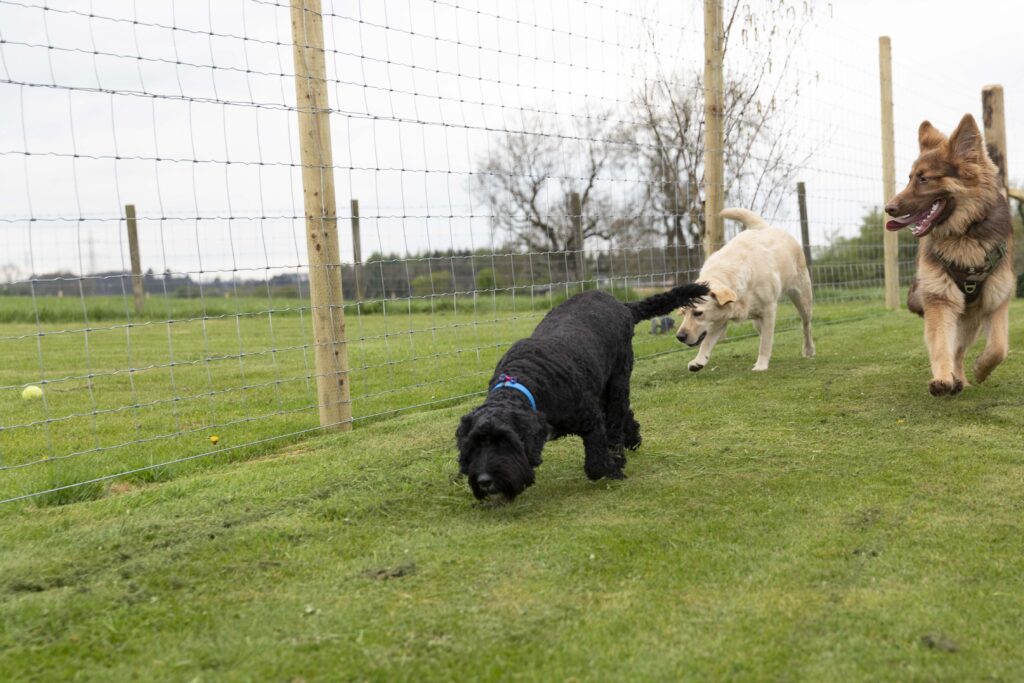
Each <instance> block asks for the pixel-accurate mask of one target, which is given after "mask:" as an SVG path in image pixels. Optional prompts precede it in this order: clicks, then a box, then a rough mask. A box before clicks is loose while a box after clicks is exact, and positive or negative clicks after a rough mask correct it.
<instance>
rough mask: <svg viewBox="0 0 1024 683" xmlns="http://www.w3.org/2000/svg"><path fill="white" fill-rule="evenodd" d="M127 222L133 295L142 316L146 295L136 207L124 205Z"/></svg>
mask: <svg viewBox="0 0 1024 683" xmlns="http://www.w3.org/2000/svg"><path fill="white" fill-rule="evenodd" d="M124 217H125V222H126V223H127V224H128V255H129V257H130V258H131V262H132V295H133V298H134V299H135V314H136V315H141V314H142V307H143V306H144V305H145V301H146V293H145V292H144V291H143V288H142V258H141V257H140V256H139V230H138V226H137V225H136V224H135V205H134V204H125V205H124Z"/></svg>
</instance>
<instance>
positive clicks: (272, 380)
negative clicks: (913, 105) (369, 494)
mask: <svg viewBox="0 0 1024 683" xmlns="http://www.w3.org/2000/svg"><path fill="white" fill-rule="evenodd" d="M560 296H564V294H562V295H559V294H557V293H553V294H551V296H545V297H540V296H538V297H537V298H519V299H517V300H515V301H513V300H512V298H511V297H490V298H488V297H480V298H478V299H477V300H476V301H474V300H473V299H472V298H465V297H463V298H456V299H451V298H447V299H444V300H443V301H446V302H448V304H447V305H446V306H442V305H441V303H442V301H440V300H439V301H435V302H433V303H434V304H436V306H435V308H436V310H433V311H431V310H430V308H429V307H427V308H424V306H425V305H426V304H428V303H430V302H429V301H424V300H416V301H412V302H410V301H393V302H386V307H387V310H386V315H385V314H381V313H379V312H378V313H365V312H364V311H363V307H362V306H359V307H351V308H350V310H349V311H348V312H347V318H346V328H347V333H348V338H349V344H348V353H349V362H350V366H351V368H352V374H351V377H350V380H351V382H350V387H351V391H352V399H353V404H352V409H353V414H354V416H355V418H356V420H357V421H359V423H362V424H365V423H368V422H372V421H374V420H378V419H381V418H383V417H390V416H393V415H394V414H396V413H399V412H402V411H407V410H410V409H422V408H430V407H437V406H438V405H442V404H445V403H446V402H447V403H450V402H451V401H452V400H458V399H460V398H464V397H466V396H468V395H471V394H474V393H477V392H479V391H481V389H482V387H483V385H484V384H485V383H486V381H487V378H488V377H489V376H490V374H491V372H492V371H493V369H494V366H495V364H496V363H497V361H498V359H499V358H500V356H501V354H502V353H504V351H505V349H506V348H507V347H508V345H509V344H511V343H512V342H513V341H514V340H516V339H518V338H520V337H522V336H525V335H527V334H529V332H530V330H532V329H533V327H534V326H535V325H536V323H537V321H538V320H539V319H540V318H541V316H543V315H544V313H546V312H547V310H548V307H549V305H550V304H551V303H553V302H556V301H557V300H558V299H559V298H560ZM851 296H853V298H851V299H850V300H848V301H847V300H836V299H833V300H832V301H830V302H826V303H822V304H821V305H819V306H818V309H817V311H816V318H817V320H819V321H821V322H825V321H828V320H830V319H833V320H836V319H839V320H842V319H849V318H851V317H859V316H863V315H870V314H873V313H877V310H878V309H877V299H875V300H872V299H870V298H865V296H864V295H863V293H859V292H854V293H851ZM858 297H859V298H858ZM634 298H635V295H634ZM378 303H379V302H378ZM83 304H84V305H85V306H86V308H87V313H88V316H86V315H85V314H84V313H83V312H82V309H81V307H82V305H83ZM301 305H302V302H300V301H299V300H290V301H289V300H266V299H218V300H207V301H194V300H184V299H167V300H155V299H154V300H150V301H149V302H148V303H147V315H148V316H150V317H149V318H146V317H143V318H141V319H135V318H126V317H125V311H124V302H123V301H120V300H118V299H116V298H107V299H104V298H97V299H96V300H93V299H91V298H87V299H84V300H78V299H70V298H67V297H66V298H63V299H58V298H56V297H53V298H50V299H42V298H40V299H37V300H36V301H35V303H34V304H33V301H32V300H31V299H28V298H25V297H8V298H3V299H0V311H4V312H6V315H7V316H8V317H9V318H11V319H15V320H31V318H32V315H33V312H34V311H35V310H38V311H49V313H47V315H46V316H43V317H45V318H46V319H48V320H51V321H50V322H39V323H35V322H8V323H6V324H0V357H2V358H3V359H4V363H3V364H0V501H2V500H7V499H10V498H14V497H17V496H21V495H26V494H34V493H38V492H41V491H47V490H51V489H61V490H59V491H56V492H54V493H53V494H48V495H46V496H45V497H44V498H42V499H41V500H42V501H44V502H46V503H49V504H58V505H59V504H65V503H69V502H75V501H79V500H87V499H90V498H96V497H98V496H101V495H102V494H103V492H104V491H105V488H106V485H105V484H102V483H101V482H100V483H101V484H102V485H92V484H90V485H87V486H81V487H77V488H76V489H62V488H61V487H65V486H70V485H73V484H77V483H79V482H84V481H91V480H94V479H98V478H103V477H110V476H113V475H116V474H119V473H125V472H129V473H131V474H129V475H128V479H129V480H130V481H138V482H140V483H146V482H147V481H150V480H152V478H154V477H157V478H168V477H172V476H177V474H178V473H181V472H187V471H193V470H195V469H197V468H199V469H202V468H205V467H208V466H209V465H208V464H207V462H206V459H204V458H206V456H211V455H214V454H217V457H216V458H215V460H217V461H222V460H225V459H244V458H248V457H253V456H258V455H261V454H264V453H267V452H270V451H271V450H272V449H274V448H277V447H279V446H280V445H281V444H282V442H288V441H295V440H296V439H297V438H299V437H302V436H305V435H308V432H309V431H310V430H314V429H316V428H317V426H318V425H319V411H318V407H317V395H316V379H315V372H314V370H313V349H312V346H311V345H312V339H311V317H310V315H309V312H308V310H306V311H304V312H301V313H300V311H299V310H298V308H297V307H300V306H301ZM76 306H77V308H76ZM117 306H121V311H120V315H121V318H119V319H118V318H112V319H102V316H101V320H100V321H97V320H95V319H94V318H93V317H91V316H92V315H93V314H95V313H96V312H97V311H111V310H114V309H116V307H117ZM161 311H162V312H163V317H162V318H161V317H160V315H159V314H160V312H161ZM782 315H783V317H785V318H789V319H790V320H783V321H781V322H780V324H781V325H782V326H786V325H791V324H793V321H792V319H791V318H793V317H794V315H795V314H794V313H793V312H792V311H791V310H787V311H786V312H784V313H783V314H782ZM76 316H77V317H76ZM168 321H172V322H168ZM638 329H639V334H638V335H637V339H636V344H635V345H636V349H637V353H638V355H640V356H645V355H651V354H658V353H666V352H678V351H680V350H681V347H680V346H679V344H678V343H677V342H675V340H673V339H672V338H671V337H670V336H653V335H650V334H647V331H646V329H645V328H644V327H642V326H641V327H640V328H638ZM744 329H745V330H746V332H744ZM744 329H740V330H738V331H737V332H736V334H739V335H742V334H745V333H749V326H747V328H744ZM28 384H37V385H40V386H42V387H43V388H44V393H45V400H36V401H25V400H22V399H21V398H20V393H21V390H22V388H23V387H24V386H25V385H28ZM214 435H216V436H218V437H219V442H218V443H217V445H213V444H211V442H210V440H209V437H210V436H214ZM207 459H208V458H207ZM166 463H182V464H174V465H166Z"/></svg>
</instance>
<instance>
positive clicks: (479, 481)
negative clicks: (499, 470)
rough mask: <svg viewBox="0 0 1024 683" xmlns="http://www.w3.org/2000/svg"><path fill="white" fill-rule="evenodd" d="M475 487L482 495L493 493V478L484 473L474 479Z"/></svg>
mask: <svg viewBox="0 0 1024 683" xmlns="http://www.w3.org/2000/svg"><path fill="white" fill-rule="evenodd" d="M476 485H477V488H479V489H480V490H481V491H483V492H484V493H494V491H495V489H494V477H492V476H491V475H489V474H487V473H486V472H484V473H483V474H480V475H478V476H477V478H476Z"/></svg>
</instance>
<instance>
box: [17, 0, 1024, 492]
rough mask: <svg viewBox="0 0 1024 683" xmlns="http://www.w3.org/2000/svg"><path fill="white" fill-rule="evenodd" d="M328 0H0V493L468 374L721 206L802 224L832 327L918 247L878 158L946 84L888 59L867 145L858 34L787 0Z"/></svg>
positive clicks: (676, 348)
mask: <svg viewBox="0 0 1024 683" xmlns="http://www.w3.org/2000/svg"><path fill="white" fill-rule="evenodd" d="M322 1H323V3H324V4H323V7H320V6H319V3H318V2H316V1H315V0H289V2H283V0H282V1H281V2H272V1H268V0H241V1H240V2H238V3H193V2H189V1H187V0H176V1H175V2H172V3H140V4H136V5H133V6H132V7H131V9H130V10H128V9H125V10H124V11H122V10H119V9H118V8H116V7H114V6H104V7H102V8H90V11H88V12H86V11H82V10H79V9H75V8H74V7H70V6H65V7H52V6H49V5H48V4H46V3H43V2H42V0H39V1H35V0H0V96H2V97H3V98H4V99H3V101H4V102H5V103H8V106H7V107H4V108H2V109H0V175H2V176H3V178H4V179H5V182H4V183H3V184H2V186H0V207H2V208H0V225H2V226H3V230H0V357H3V358H4V359H5V361H6V362H5V363H4V364H3V365H2V366H0V395H6V396H7V397H8V400H7V401H2V402H0V501H9V500H17V499H21V498H23V497H34V498H36V500H37V502H39V503H61V502H69V501H73V500H80V499H86V498H89V497H95V496H98V495H102V494H103V492H104V490H105V482H108V481H109V480H110V479H112V478H114V477H123V478H125V479H127V480H128V481H130V482H132V481H134V482H147V481H158V480H162V479H164V478H167V477H170V476H173V474H174V472H175V471H177V470H176V468H180V467H184V463H197V462H202V463H205V462H214V461H216V460H219V459H221V457H228V456H229V454H230V457H242V456H244V455H250V454H253V453H257V452H262V451H263V450H266V449H267V448H270V447H272V445H274V444H279V443H281V442H286V441H288V440H291V439H296V438H299V437H300V436H302V435H305V434H309V433H311V432H314V431H316V430H318V429H319V428H320V426H321V425H343V426H350V425H352V424H353V423H355V424H356V425H357V426H358V425H359V424H360V423H366V422H369V421H372V420H379V419H385V418H387V417H389V416H393V415H396V414H400V413H403V412H406V411H409V410H420V409H427V408H431V407H435V406H440V405H444V404H446V403H448V402H451V401H455V400H460V399H464V398H466V397H468V396H472V395H474V394H476V393H478V392H480V391H482V390H483V388H484V384H485V383H486V381H487V378H488V377H489V375H490V373H491V371H492V370H493V368H494V365H495V363H496V362H497V360H498V358H500V356H501V354H502V353H503V352H504V350H505V349H506V348H507V347H508V345H509V344H510V343H512V342H513V341H514V340H515V339H517V338H519V337H522V336H524V335H526V334H528V333H529V332H530V330H531V329H532V328H533V326H534V325H535V324H536V322H537V321H538V320H539V318H540V317H541V316H542V315H543V314H544V313H545V312H546V311H547V310H549V309H550V308H551V307H552V306H554V305H556V304H557V303H559V302H560V301H561V300H563V299H564V298H565V297H567V296H570V295H571V294H573V293H574V292H577V291H580V290H581V289H584V288H602V289H606V290H608V291H611V292H614V293H616V294H617V295H619V296H622V297H625V298H636V297H639V296H643V295H645V294H647V293H649V292H652V291H656V290H659V289H663V288H665V287H668V286H671V285H672V284H673V283H676V282H681V281H687V280H691V279H694V278H696V276H697V273H698V272H699V269H700V266H701V264H702V262H703V258H704V254H703V251H702V247H703V246H704V244H705V243H706V241H707V233H706V231H705V223H708V224H711V223H712V221H710V219H707V217H706V215H705V214H707V213H711V212H712V211H711V209H710V208H709V207H713V206H715V205H717V204H716V203H721V204H724V205H743V206H748V207H751V208H754V209H755V210H758V211H759V212H761V213H763V214H764V215H765V216H766V217H767V218H768V219H769V220H770V221H771V222H773V223H774V224H776V225H779V226H780V227H783V228H785V229H787V230H789V231H790V232H791V233H792V234H793V235H794V236H795V237H798V238H800V239H801V243H802V244H803V245H804V250H805V254H807V256H808V259H809V261H810V263H811V274H812V279H813V281H814V283H815V295H816V309H815V317H816V321H818V322H819V323H820V324H832V323H841V322H843V321H849V320H861V319H864V318H865V317H868V316H872V315H879V314H882V313H883V312H884V305H883V304H884V302H885V293H886V291H890V292H891V291H893V290H892V286H893V285H894V284H896V282H897V280H896V279H895V278H893V279H892V281H891V282H890V283H889V284H888V287H887V286H886V285H887V283H886V278H885V270H886V269H885V262H886V258H885V256H884V254H885V246H884V245H885V244H887V242H886V241H885V240H891V242H888V244H889V246H890V247H895V248H894V249H891V251H890V252H889V253H890V254H891V256H892V258H891V259H890V260H894V261H895V262H896V264H898V269H899V276H898V284H901V285H904V286H905V285H906V284H907V283H908V281H909V278H910V277H911V276H912V273H913V270H914V259H915V249H916V246H915V244H914V243H913V241H912V240H909V239H908V238H907V237H906V236H903V235H899V236H897V235H895V234H893V235H892V236H891V237H890V236H889V235H886V238H885V240H884V239H883V238H882V235H883V234H885V233H884V230H883V229H882V217H881V214H880V213H878V211H877V208H878V207H879V206H880V205H881V204H882V202H881V201H880V199H881V196H880V195H882V194H888V191H887V190H884V189H883V184H882V183H883V178H882V175H881V173H880V169H879V164H878V160H879V158H880V157H884V156H887V157H890V158H893V159H895V166H894V168H895V171H897V172H902V170H903V169H904V168H905V167H906V166H907V165H908V162H909V159H910V158H912V157H911V156H910V155H911V154H913V153H915V152H916V145H915V144H913V141H914V138H913V135H912V133H913V132H914V131H915V130H916V125H917V122H919V121H920V119H921V118H925V117H927V118H931V119H932V120H933V122H935V123H936V124H937V125H939V122H940V121H941V122H943V123H944V124H945V127H946V128H951V127H952V126H953V125H954V124H955V122H956V120H958V119H959V116H960V115H962V113H963V112H962V111H957V110H955V109H953V108H951V106H950V105H949V104H947V101H946V100H945V99H944V97H945V96H946V94H948V91H950V90H951V88H950V87H946V88H944V89H943V90H941V91H935V92H942V93H943V95H941V96H940V95H936V94H934V93H933V92H928V91H927V89H926V91H925V92H920V91H918V88H919V87H920V86H919V85H918V84H917V83H916V80H917V78H916V76H915V82H909V81H908V82H904V81H901V79H902V78H904V75H903V74H905V73H907V72H908V71H912V70H913V69H914V67H913V65H912V64H908V63H905V62H903V61H901V60H900V59H898V58H894V59H893V63H892V75H893V83H892V87H891V89H892V92H894V93H895V95H896V99H895V101H894V102H893V103H892V104H891V105H890V106H889V111H890V112H891V113H892V118H893V120H892V122H891V130H893V135H894V140H893V146H892V147H891V149H890V148H889V147H888V146H885V149H886V151H885V152H883V140H882V138H881V137H880V136H879V134H878V132H879V120H878V119H877V118H876V117H877V116H878V112H880V111H881V112H882V113H883V116H884V114H885V111H886V105H885V103H884V101H883V100H882V99H875V98H880V89H879V87H878V86H879V80H878V79H879V69H878V67H877V66H876V63H875V61H874V59H875V57H874V55H875V49H876V47H875V41H876V39H877V38H876V37H875V36H860V35H856V34H853V33H851V32H850V31H849V30H848V29H846V28H845V27H844V26H843V25H842V23H841V21H840V20H838V19H835V18H832V17H831V16H817V15H814V14H813V12H814V10H813V8H809V7H805V6H804V5H803V4H802V3H789V2H783V3H770V4H768V3H766V4H765V5H764V6H763V7H756V6H754V7H752V6H748V5H743V4H728V5H726V7H725V10H726V12H725V14H724V16H723V17H722V18H721V21H722V22H723V24H722V25H721V26H719V28H718V30H717V32H716V31H711V32H706V31H705V30H704V16H705V10H708V11H710V12H711V13H712V14H714V13H715V11H716V10H717V11H718V12H721V10H722V9H723V8H722V4H721V2H720V1H716V0H689V2H684V3H655V4H653V5H651V4H647V3H639V2H634V1H632V0H620V1H612V0H607V1H606V2H603V3H600V2H598V3H595V2H591V1H583V0H572V1H570V2H566V3H554V2H550V0H532V1H528V2H522V3H512V4H506V5H497V4H494V5H484V4H482V5H480V6H477V5H476V4H472V3H463V2H451V1H449V0H404V1H403V2H392V1H390V0H389V1H386V2H380V3H355V2H350V1H345V0H322ZM716 21H718V20H717V19H716ZM318 23H322V26H323V34H322V41H321V40H317V39H316V38H315V37H311V35H312V34H309V33H303V32H302V27H303V26H306V27H307V29H308V28H309V27H310V26H311V25H313V24H318ZM808 27H812V28H813V30H808ZM293 29H295V30H296V31H298V33H294V34H293ZM705 39H707V40H708V44H709V45H710V46H711V47H712V48H717V49H718V51H719V52H722V53H724V56H723V58H722V62H721V64H720V65H719V66H718V67H717V69H714V68H713V69H711V71H710V72H707V71H705ZM321 42H322V44H321ZM839 45H841V46H842V49H840V48H839V47H837V46H839ZM895 47H897V48H898V46H895ZM726 48H727V49H726ZM896 54H897V55H898V52H897V53H896ZM320 62H322V66H323V70H322V71H320V72H313V73H310V72H309V70H308V68H309V67H310V66H315V65H316V64H317V63H320ZM709 73H710V77H709V76H708V75H706V74H709ZM705 86H707V87H709V88H710V89H712V90H716V89H717V91H718V92H720V93H721V101H720V102H718V103H717V105H716V104H715V103H713V102H712V103H710V104H711V107H710V110H711V111H712V112H715V113H717V114H720V115H721V140H720V142H719V143H718V144H717V145H716V144H715V143H713V142H712V143H708V141H707V140H706V139H705V137H704V132H705V126H706V125H707V123H708V122H710V123H711V124H712V125H713V124H714V121H712V120H711V119H708V118H706V114H705V111H706V109H705V104H707V103H706V101H705V96H704V92H705ZM954 87H955V86H954ZM965 88H966V86H965ZM313 90H319V91H321V92H320V94H321V95H322V96H323V97H322V98H321V99H319V100H318V101H316V102H312V103H310V104H307V103H306V102H305V101H304V96H305V95H306V94H307V93H311V92H312V91H313ZM969 92H970V94H971V96H972V97H973V98H974V99H973V100H972V101H977V98H976V97H975V96H974V93H976V92H977V87H974V89H973V90H971V91H969ZM990 97H992V96H990ZM983 111H984V119H985V121H986V136H987V138H988V142H990V143H992V142H993V141H994V140H995V138H996V137H998V136H997V135H992V136H991V137H990V134H989V125H988V124H989V122H990V120H991V121H994V124H993V125H996V124H998V118H999V117H998V115H996V116H995V117H994V118H993V117H992V116H990V115H989V107H988V106H986V107H984V108H983ZM1011 113H1014V114H1015V113H1016V112H1011ZM303 116H305V117H306V119H305V120H306V121H307V122H308V123H310V124H312V125H313V132H310V130H309V128H308V127H306V126H305V125H304V124H300V120H301V119H302V118H303ZM712 118H714V117H712ZM716 120H717V119H716ZM328 124H329V126H330V137H329V138H327V137H324V135H323V134H324V133H325V132H326V130H327V126H328ZM939 127H940V128H943V126H942V125H940V126H939ZM1003 138H1004V140H1005V133H1004V135H1003ZM307 143H311V144H307ZM706 154H708V155H711V156H714V157H717V158H720V159H721V163H722V168H721V172H720V174H719V176H720V180H719V181H716V180H715V179H714V178H713V177H712V176H713V175H714V170H713V169H712V168H711V167H709V166H708V167H706V166H705V162H704V161H703V160H704V159H705V155H706ZM1002 155H1003V159H1004V160H1005V159H1006V154H1005V150H1004V151H1003V153H1002ZM1009 161H1011V162H1012V161H1014V159H1012V158H1010V159H1009ZM1010 170H1012V167H1011V169H1010ZM1005 173H1006V172H1004V177H1006V175H1005ZM705 176H706V179H707V181H708V182H705ZM304 179H305V182H304ZM329 179H333V180H332V181H329ZM885 182H887V183H888V182H889V180H888V177H887V178H886V181H885ZM331 183H333V186H334V188H335V192H336V193H337V194H338V197H337V200H339V201H340V202H341V207H342V208H341V209H339V208H336V206H335V198H334V197H328V196H327V192H326V190H327V188H328V185H329V184H331ZM716 186H718V189H719V191H718V192H715V191H714V188H715V187H716ZM346 199H347V206H348V211H347V212H346V211H345V210H344V208H343V207H345V206H346ZM705 202H706V203H707V204H706V205H705ZM129 207H130V208H129ZM325 229H326V231H327V233H329V232H330V231H331V230H332V229H335V230H340V233H336V234H335V235H334V237H333V239H334V240H335V241H334V245H337V247H335V246H334V245H332V244H331V243H330V240H331V239H332V238H331V237H329V236H327V237H326V240H327V241H324V238H325V233H324V230H325ZM737 229H738V228H737V226H735V225H730V224H727V225H724V226H722V233H721V235H722V236H721V239H725V238H727V237H728V236H729V235H732V234H735V232H736V230H737ZM133 234H134V235H135V238H134V239H133V237H132V235H133ZM714 239H715V238H714V234H713V233H712V240H713V241H714ZM317 245H320V250H319V251H318V250H317ZM890 271H891V266H890ZM324 277H327V278H329V283H328V286H327V287H326V288H324V289H325V290H326V292H327V296H321V294H320V293H318V292H322V291H324V290H323V289H322V288H319V287H318V286H317V284H316V283H317V282H320V281H323V278H324ZM796 322H797V318H796V316H795V314H794V313H793V312H792V311H791V310H790V309H789V308H786V307H784V308H783V309H782V311H780V320H779V327H780V328H781V329H788V328H792V327H794V326H796ZM342 333H344V334H345V335H346V336H345V337H344V338H342V337H340V335H341V334H342ZM749 334H753V332H752V329H751V328H749V327H746V328H744V327H740V328H737V329H736V330H735V332H734V333H733V337H734V338H736V337H742V336H745V335H749ZM634 343H635V347H636V352H637V356H638V358H650V357H655V356H661V355H664V354H667V353H679V352H684V353H688V352H690V351H689V350H688V349H685V348H684V347H682V346H681V345H680V344H678V343H677V342H676V341H675V340H674V338H673V335H672V334H664V333H663V328H662V327H661V326H660V325H657V324H656V325H655V326H653V327H649V326H641V327H639V328H638V332H637V336H636V338H635V340H634ZM335 351H337V352H338V353H337V355H336V354H335V353H334V352H335ZM342 355H347V357H348V362H347V365H346V364H344V363H343V362H342V361H341V356H342ZM318 357H319V358H320V360H319V361H318V360H317V359H318ZM335 358H338V359H339V360H338V361H335ZM339 379H343V380H344V382H345V383H344V384H343V385H341V386H339V385H338V380H339ZM33 385H34V386H38V387H40V388H41V389H42V394H41V396H40V397H38V398H31V397H29V398H26V399H22V398H21V397H20V394H21V392H22V390H23V389H24V388H25V387H26V386H33ZM339 388H340V389H342V391H335V389H339ZM328 389H330V391H328ZM344 391H348V392H349V393H348V395H346V394H345V393H344ZM346 408H350V409H351V412H350V413H345V412H344V409H346ZM213 437H216V438H213ZM210 456H221V457H210ZM199 466H201V465H199V464H192V465H190V467H199ZM41 494H45V495H42V496H41V497H40V495H41Z"/></svg>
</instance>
